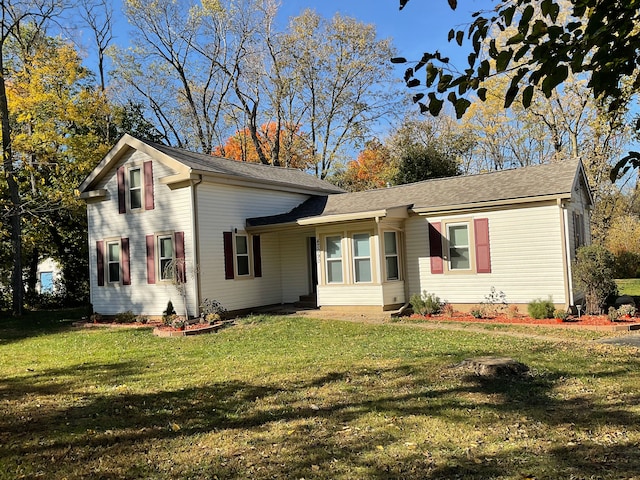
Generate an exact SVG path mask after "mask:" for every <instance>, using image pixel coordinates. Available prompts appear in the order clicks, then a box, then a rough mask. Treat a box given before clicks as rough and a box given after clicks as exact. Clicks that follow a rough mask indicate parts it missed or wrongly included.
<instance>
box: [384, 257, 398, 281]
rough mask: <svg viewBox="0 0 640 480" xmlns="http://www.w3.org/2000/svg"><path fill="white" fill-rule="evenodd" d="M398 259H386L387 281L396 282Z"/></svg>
mask: <svg viewBox="0 0 640 480" xmlns="http://www.w3.org/2000/svg"><path fill="white" fill-rule="evenodd" d="M398 273H399V272H398V257H387V280H398V279H399V278H400V275H399V274H398Z"/></svg>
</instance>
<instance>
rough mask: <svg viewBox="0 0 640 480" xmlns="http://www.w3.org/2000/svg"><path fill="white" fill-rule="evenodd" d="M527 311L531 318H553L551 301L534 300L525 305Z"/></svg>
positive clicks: (553, 309) (553, 308)
mask: <svg viewBox="0 0 640 480" xmlns="http://www.w3.org/2000/svg"><path fill="white" fill-rule="evenodd" d="M527 311H528V312H529V316H530V317H531V318H553V313H554V311H555V307H554V305H553V302H552V301H551V299H548V300H542V299H541V298H536V299H535V300H532V301H531V302H529V304H528V305H527Z"/></svg>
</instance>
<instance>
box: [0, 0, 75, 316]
mask: <svg viewBox="0 0 640 480" xmlns="http://www.w3.org/2000/svg"><path fill="white" fill-rule="evenodd" d="M63 7H64V3H63V2H62V1H61V0H13V1H3V2H1V3H0V15H1V19H0V122H1V123H2V169H3V174H4V178H5V180H6V182H7V187H8V193H9V201H8V203H7V204H6V206H5V212H3V213H4V214H5V215H6V216H7V217H8V219H9V223H10V235H11V246H12V252H13V273H12V281H11V286H12V309H13V313H14V314H15V315H22V310H23V301H24V291H23V286H22V240H21V230H22V225H21V217H22V211H21V208H22V206H21V200H20V192H19V188H18V182H17V181H16V169H15V165H14V159H13V146H12V129H11V120H10V105H9V101H8V99H7V88H6V87H7V81H8V78H7V74H8V70H7V67H8V65H7V57H6V56H5V55H6V54H7V52H6V51H5V49H6V48H7V43H8V42H9V40H10V39H19V36H20V29H21V27H22V26H23V25H24V24H25V23H27V22H31V24H32V25H33V26H34V27H33V28H35V29H37V30H42V29H44V26H45V25H46V23H47V22H49V21H50V20H51V19H52V18H54V17H56V16H57V15H59V14H60V12H61V10H62V8H63Z"/></svg>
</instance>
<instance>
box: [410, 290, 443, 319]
mask: <svg viewBox="0 0 640 480" xmlns="http://www.w3.org/2000/svg"><path fill="white" fill-rule="evenodd" d="M409 303H411V307H412V308H413V313H416V314H418V315H432V314H435V313H439V312H440V309H441V308H442V304H441V303H440V298H438V297H437V296H436V295H435V294H433V293H427V291H426V290H425V291H423V292H422V295H420V294H417V293H414V294H413V295H411V298H410V299H409Z"/></svg>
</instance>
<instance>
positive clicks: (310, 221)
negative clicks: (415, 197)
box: [297, 205, 411, 226]
mask: <svg viewBox="0 0 640 480" xmlns="http://www.w3.org/2000/svg"><path fill="white" fill-rule="evenodd" d="M410 207H411V205H403V206H400V207H390V208H384V209H380V210H369V211H366V212H352V213H336V214H331V215H318V216H315V217H307V218H301V219H299V220H298V221H297V223H298V225H301V226H307V225H326V224H328V223H344V222H353V221H358V220H370V219H375V220H376V221H378V220H380V219H382V218H407V217H408V216H409V208H410Z"/></svg>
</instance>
